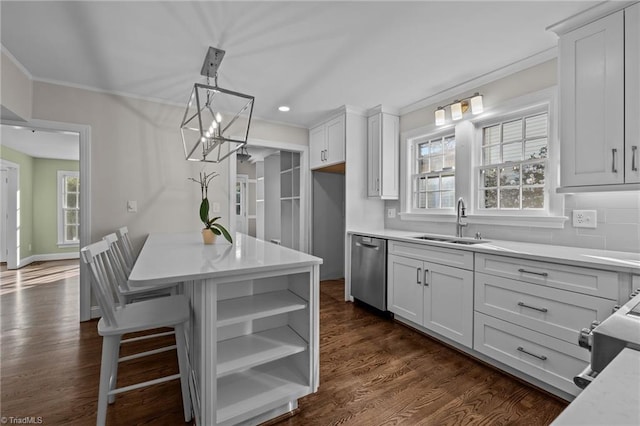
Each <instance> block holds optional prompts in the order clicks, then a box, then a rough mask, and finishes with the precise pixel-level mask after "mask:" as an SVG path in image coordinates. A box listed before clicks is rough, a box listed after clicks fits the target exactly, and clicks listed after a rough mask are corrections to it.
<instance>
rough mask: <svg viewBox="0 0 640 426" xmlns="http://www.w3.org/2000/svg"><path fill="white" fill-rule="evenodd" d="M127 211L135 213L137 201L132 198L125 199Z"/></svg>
mask: <svg viewBox="0 0 640 426" xmlns="http://www.w3.org/2000/svg"><path fill="white" fill-rule="evenodd" d="M127 211H128V212H129V213H135V212H137V211H138V202H137V201H134V200H129V201H127Z"/></svg>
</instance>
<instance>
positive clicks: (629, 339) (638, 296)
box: [573, 290, 640, 389]
mask: <svg viewBox="0 0 640 426" xmlns="http://www.w3.org/2000/svg"><path fill="white" fill-rule="evenodd" d="M578 343H579V344H580V346H582V347H584V348H587V349H589V350H590V351H591V364H590V365H589V366H587V368H585V369H584V371H582V372H581V373H580V374H578V375H577V376H576V377H574V378H573V381H574V383H575V384H576V385H577V386H579V387H581V388H583V389H584V388H585V387H586V386H587V385H588V384H589V383H591V382H592V381H593V379H594V378H595V377H596V376H597V375H598V374H599V373H600V372H601V371H602V370H603V369H604V368H605V367H606V366H607V365H608V364H609V363H610V362H611V360H613V359H614V358H615V357H616V356H617V355H618V354H619V353H620V351H622V350H623V349H624V348H631V349H635V350H640V291H638V290H636V291H635V292H634V293H632V295H631V300H629V301H628V302H627V303H625V304H624V305H623V306H621V307H620V308H618V309H617V310H616V311H615V312H614V313H613V314H612V315H611V316H609V317H608V318H607V319H605V320H604V321H602V323H597V322H594V323H592V324H591V328H583V329H582V331H581V332H580V337H579V339H578Z"/></svg>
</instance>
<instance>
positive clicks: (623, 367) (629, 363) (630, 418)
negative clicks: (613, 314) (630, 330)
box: [552, 348, 640, 426]
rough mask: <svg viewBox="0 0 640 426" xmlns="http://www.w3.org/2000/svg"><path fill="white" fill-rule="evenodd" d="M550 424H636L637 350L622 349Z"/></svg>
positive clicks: (639, 414)
mask: <svg viewBox="0 0 640 426" xmlns="http://www.w3.org/2000/svg"><path fill="white" fill-rule="evenodd" d="M552 425H554V426H565V425H610V426H613V425H634V426H637V425H640V351H636V350H634V349H629V348H627V349H624V350H622V352H620V354H618V356H616V357H615V358H614V359H613V361H611V363H609V365H607V367H606V368H605V369H604V370H603V371H602V373H600V374H598V376H597V377H596V378H595V379H594V380H593V382H591V383H590V384H589V386H587V387H586V388H585V390H583V391H582V393H580V395H578V396H577V397H576V399H575V400H574V401H573V402H572V403H571V404H569V406H568V407H567V408H565V410H564V411H563V412H562V413H560V415H559V416H558V417H557V418H556V419H555V420H554V421H553V423H552Z"/></svg>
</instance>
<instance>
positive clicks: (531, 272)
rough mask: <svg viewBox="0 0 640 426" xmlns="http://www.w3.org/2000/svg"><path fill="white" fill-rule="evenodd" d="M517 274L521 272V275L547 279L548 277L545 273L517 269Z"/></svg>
mask: <svg viewBox="0 0 640 426" xmlns="http://www.w3.org/2000/svg"><path fill="white" fill-rule="evenodd" d="M518 272H521V273H523V274H534V275H540V276H543V277H548V276H549V274H548V273H547V272H535V271H527V270H526V269H522V268H520V269H518Z"/></svg>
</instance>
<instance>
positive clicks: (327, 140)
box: [309, 113, 346, 170]
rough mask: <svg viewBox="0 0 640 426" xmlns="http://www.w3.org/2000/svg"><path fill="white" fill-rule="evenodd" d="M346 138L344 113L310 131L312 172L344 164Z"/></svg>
mask: <svg viewBox="0 0 640 426" xmlns="http://www.w3.org/2000/svg"><path fill="white" fill-rule="evenodd" d="M345 137H346V129H345V114H344V113H342V114H340V115H339V116H337V117H335V118H332V119H331V120H329V121H327V122H325V123H322V124H320V125H318V126H316V127H314V128H312V129H311V130H309V147H310V151H311V156H310V159H309V164H310V167H311V170H315V169H321V168H323V167H327V166H332V165H335V164H338V163H344V160H345V145H344V142H345Z"/></svg>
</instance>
